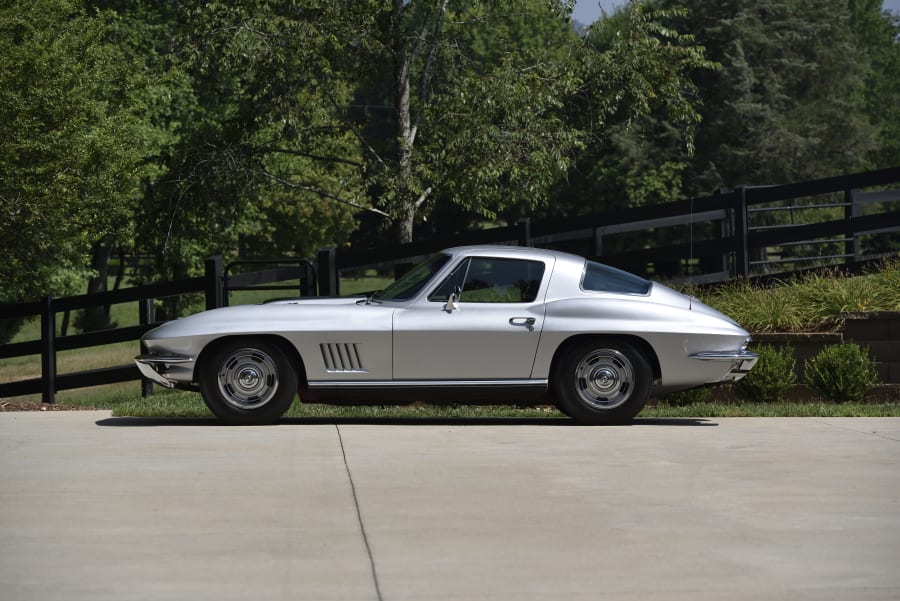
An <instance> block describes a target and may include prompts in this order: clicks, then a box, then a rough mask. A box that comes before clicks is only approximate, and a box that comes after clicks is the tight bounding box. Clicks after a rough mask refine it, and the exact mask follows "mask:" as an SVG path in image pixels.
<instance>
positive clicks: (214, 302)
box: [203, 255, 224, 310]
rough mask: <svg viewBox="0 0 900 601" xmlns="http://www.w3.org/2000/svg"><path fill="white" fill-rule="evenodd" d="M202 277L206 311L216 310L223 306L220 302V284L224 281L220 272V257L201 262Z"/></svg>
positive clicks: (208, 258)
mask: <svg viewBox="0 0 900 601" xmlns="http://www.w3.org/2000/svg"><path fill="white" fill-rule="evenodd" d="M203 267H204V276H205V277H206V284H205V286H204V291H205V292H206V309H207V310H209V309H217V308H219V307H222V306H223V305H224V303H223V301H222V282H223V281H224V278H223V272H222V255H215V256H212V257H207V258H206V260H205V261H204V262H203Z"/></svg>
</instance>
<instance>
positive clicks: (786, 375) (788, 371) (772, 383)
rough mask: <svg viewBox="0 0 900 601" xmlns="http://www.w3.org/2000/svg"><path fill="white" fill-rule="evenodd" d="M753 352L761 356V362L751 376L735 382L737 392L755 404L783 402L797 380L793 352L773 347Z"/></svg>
mask: <svg viewBox="0 0 900 601" xmlns="http://www.w3.org/2000/svg"><path fill="white" fill-rule="evenodd" d="M753 350H754V352H756V353H758V354H759V361H758V362H757V363H756V367H754V368H753V370H752V371H751V372H750V373H749V374H747V375H746V376H744V377H743V378H741V379H740V380H738V381H737V382H735V384H734V389H735V392H737V394H738V396H740V397H741V398H742V399H744V400H747V401H750V402H753V403H777V402H781V401H782V400H783V398H784V394H785V393H786V392H787V391H788V390H790V388H791V386H793V385H794V382H795V381H796V379H797V376H796V374H795V372H794V368H795V363H796V362H795V360H794V355H793V352H792V351H791V349H789V348H776V347H774V346H771V345H761V346H759V347H757V348H754V349H753Z"/></svg>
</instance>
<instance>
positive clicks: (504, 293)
mask: <svg viewBox="0 0 900 601" xmlns="http://www.w3.org/2000/svg"><path fill="white" fill-rule="evenodd" d="M543 276H544V264H543V263H542V262H541V261H525V260H520V259H493V258H486V257H485V258H482V257H473V258H472V259H470V260H469V267H468V270H467V273H466V276H465V280H464V282H463V286H462V295H461V297H460V302H463V303H531V302H534V300H535V299H536V298H537V293H538V289H539V288H540V287H541V279H542V278H543Z"/></svg>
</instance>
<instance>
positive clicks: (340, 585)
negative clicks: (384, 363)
mask: <svg viewBox="0 0 900 601" xmlns="http://www.w3.org/2000/svg"><path fill="white" fill-rule="evenodd" d="M898 566H900V419H710V420H638V421H637V422H635V424H634V425H632V426H626V427H598V428H582V427H574V426H570V425H567V423H566V422H563V421H554V420H544V421H541V420H537V421H534V420H518V421H513V420H500V421H485V420H482V421H474V422H473V421H465V420H460V421H436V422H435V421H430V422H406V423H399V422H392V421H384V422H355V423H354V422H349V421H342V420H334V421H327V420H325V421H312V420H304V421H286V422H284V423H282V424H279V425H277V426H269V427H254V428H233V427H223V426H219V425H217V424H216V423H215V422H213V421H210V420H142V419H132V418H112V417H110V416H109V414H108V413H106V412H59V413H49V412H48V413H0V598H2V599H3V600H4V601H18V600H25V599H35V600H41V601H49V600H53V599H60V600H66V601H78V600H84V601H100V600H107V599H108V600H115V601H123V600H128V599H136V600H138V599H139V600H155V599H173V600H175V599H178V600H182V599H185V600H187V599H190V600H198V599H210V600H215V601H225V600H231V599H234V600H242V601H244V600H254V601H257V600H268V599H272V600H282V599H283V600H291V601H294V600H298V599H300V600H302V599H310V600H331V599H334V600H355V599H371V600H380V599H383V600H386V601H388V600H389V601H394V600H398V601H399V600H410V601H412V600H417V601H422V600H425V601H431V600H439V599H447V600H463V599H466V600H468V599H473V600H476V599H477V600H481V599H487V600H495V599H498V600H499V599H503V600H517V601H518V600H531V599H534V600H537V599H540V600H545V599H584V600H588V599H590V600H597V599H650V600H657V599H659V600H662V599H665V600H670V599H690V600H692V601H695V600H698V599H700V600H703V599H710V600H713V599H715V600H720V599H729V600H734V599H785V600H788V599H790V600H792V601H793V600H798V599H840V600H846V599H854V600H861V599H900V570H898Z"/></svg>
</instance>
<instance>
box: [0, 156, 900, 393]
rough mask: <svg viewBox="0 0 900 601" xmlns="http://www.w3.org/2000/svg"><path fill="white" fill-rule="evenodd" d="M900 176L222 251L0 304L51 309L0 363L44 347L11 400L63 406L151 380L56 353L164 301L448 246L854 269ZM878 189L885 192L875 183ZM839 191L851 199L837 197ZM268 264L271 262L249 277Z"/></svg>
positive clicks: (5, 389) (889, 230)
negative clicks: (131, 310) (78, 289)
mask: <svg viewBox="0 0 900 601" xmlns="http://www.w3.org/2000/svg"><path fill="white" fill-rule="evenodd" d="M898 183H900V167H894V168H891V169H883V170H880V171H870V172H867V173H858V174H853V175H845V176H841V177H834V178H828V179H821V180H815V181H810V182H803V183H798V184H787V185H780V186H762V187H738V188H736V189H734V190H727V191H723V192H721V193H719V194H715V195H712V196H708V197H704V198H695V199H689V200H683V201H679V202H673V203H667V204H662V205H655V206H648V207H639V208H634V209H627V210H622V211H617V212H613V213H602V214H596V215H587V216H579V217H571V218H560V219H547V220H541V221H531V220H528V219H525V220H522V221H520V222H519V223H517V224H515V225H512V226H507V227H500V228H493V229H489V230H481V231H473V232H467V233H465V234H462V235H458V236H453V237H448V238H445V239H430V240H428V241H423V242H416V243H413V244H406V245H400V246H391V247H388V248H379V249H368V250H364V251H350V250H341V251H336V250H335V249H334V248H330V249H324V250H322V251H320V252H319V255H318V261H317V266H315V267H314V266H313V265H312V264H311V263H309V262H308V261H305V260H302V259H284V260H259V261H257V260H242V261H236V262H234V263H231V264H229V265H227V266H224V267H223V265H222V259H221V257H211V258H209V259H207V261H206V270H205V275H204V276H203V277H198V278H193V279H189V280H182V281H179V282H171V283H163V284H154V285H150V286H139V287H136V288H129V289H123V290H117V291H113V292H105V293H101V294H94V295H83V296H74V297H68V298H59V299H54V298H50V297H48V298H45V299H44V300H42V301H40V302H34V303H25V304H19V305H6V306H0V319H15V318H29V317H34V316H40V320H41V338H40V339H39V340H34V341H29V342H19V343H15V344H7V345H4V346H0V359H4V358H10V357H18V356H22V355H33V354H40V355H41V377H40V378H31V379H27V380H21V381H14V382H4V383H0V397H10V396H19V395H26V394H37V393H40V394H41V396H42V400H43V401H44V402H47V403H52V402H53V400H54V395H55V393H56V392H57V391H59V390H66V389H73V388H81V387H86V386H94V385H97V384H110V383H114V382H124V381H130V380H136V379H138V378H140V374H139V372H138V370H137V368H136V367H135V366H134V365H133V364H129V365H122V366H116V367H108V368H103V369H95V370H89V371H83V372H78V373H67V374H58V373H57V370H56V353H57V352H58V351H63V350H69V349H80V348H89V347H93V346H99V345H104V344H111V343H115V342H122V341H130V340H139V339H140V337H141V335H142V334H143V333H144V332H146V331H147V330H149V329H151V328H152V327H154V326H155V325H157V324H156V323H154V321H155V319H154V314H153V301H154V299H159V298H164V297H168V296H174V295H179V294H189V293H203V294H204V295H205V299H206V307H207V308H208V309H211V308H215V307H221V306H224V305H227V304H228V294H229V291H233V290H246V289H266V290H285V291H287V290H290V291H291V292H292V293H293V291H296V292H297V293H299V294H300V295H301V296H314V295H316V294H319V295H322V296H327V295H335V294H339V292H340V290H339V289H340V274H341V272H342V271H350V270H358V269H360V268H366V267H371V266H376V267H379V268H382V269H384V268H385V267H389V266H390V265H395V266H396V265H405V264H409V263H410V262H411V261H413V260H414V259H415V258H416V257H420V256H422V255H426V254H429V253H432V252H434V251H436V250H439V249H441V248H446V247H448V246H456V245H464V244H518V245H522V246H539V247H546V248H559V249H562V250H570V251H575V252H578V253H580V254H583V255H586V256H590V257H596V258H600V259H601V260H602V261H603V262H605V263H608V264H611V265H615V266H618V267H622V268H625V269H628V270H630V271H634V272H637V273H647V272H648V270H652V273H653V274H655V275H657V276H659V275H667V274H669V275H672V274H676V275H677V273H678V272H679V271H678V270H679V269H681V273H687V274H688V275H690V277H691V279H692V280H693V281H694V282H695V283H700V284H702V283H704V282H716V281H723V280H727V279H729V278H733V277H743V278H747V277H753V276H757V275H766V274H771V273H772V272H773V271H777V270H778V269H782V271H783V268H784V267H786V266H787V267H790V265H793V270H796V269H799V268H801V267H804V266H806V265H808V264H810V263H814V264H853V263H857V262H859V261H862V260H864V259H869V258H872V257H874V256H879V255H881V256H883V255H885V254H894V255H896V253H897V250H896V248H897V247H900V237H898V233H900V190H883V188H885V187H887V186H891V185H894V184H898ZM870 188H882V189H880V190H876V191H867V190H866V189H870ZM823 197H824V200H823ZM835 197H837V198H838V199H839V200H837V201H835ZM870 209H871V210H870ZM821 210H824V211H825V213H824V214H825V215H829V214H831V215H832V216H833V214H834V213H835V211H838V212H840V213H842V216H841V217H840V218H838V219H818V220H815V219H810V218H808V217H806V218H804V221H803V222H801V223H796V222H792V223H785V222H784V220H779V219H770V220H769V221H768V222H767V221H765V220H762V221H761V220H760V219H759V217H760V216H763V217H765V216H766V215H769V216H771V215H772V214H773V213H778V212H784V213H788V212H789V213H790V214H792V215H793V214H794V213H797V214H804V215H808V214H809V213H810V212H811V211H813V212H814V211H821ZM679 228H680V229H679ZM685 230H687V232H685ZM673 231H674V232H675V233H674V234H673V233H672V232H673ZM864 236H882V237H886V239H887V247H886V249H887V250H885V249H879V248H875V247H871V246H869V247H867V246H866V245H864V244H863V243H862V237H864ZM816 245H818V246H819V247H820V249H826V250H825V251H824V252H813V253H812V254H808V255H807V256H802V255H801V254H798V253H797V252H795V250H796V248H797V247H800V246H804V247H809V246H813V247H815V246H816ZM835 249H837V250H835ZM773 254H774V255H775V258H773ZM673 262H674V263H675V264H676V269H675V270H674V271H672V270H670V271H669V272H666V269H667V267H666V266H669V267H671V265H672V264H673ZM262 264H269V265H270V266H271V267H270V268H269V269H266V270H261V271H260V270H257V271H252V272H250V273H237V272H238V271H240V270H241V269H243V268H247V267H253V268H255V267H260V266H262ZM790 270H791V269H788V271H790ZM286 280H297V281H298V285H296V286H295V285H290V286H287V285H284V284H273V283H275V282H284V281H286ZM269 284H272V285H269ZM118 303H135V304H136V307H137V312H138V316H139V324H140V325H137V326H128V327H123V328H118V329H111V330H104V331H100V332H91V333H86V334H77V335H72V336H58V335H57V334H56V329H57V328H56V315H57V313H59V312H65V311H72V310H78V309H85V308H88V307H96V306H106V305H111V304H118ZM136 350H137V349H136ZM144 391H145V393H147V392H148V391H149V383H148V382H144Z"/></svg>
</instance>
